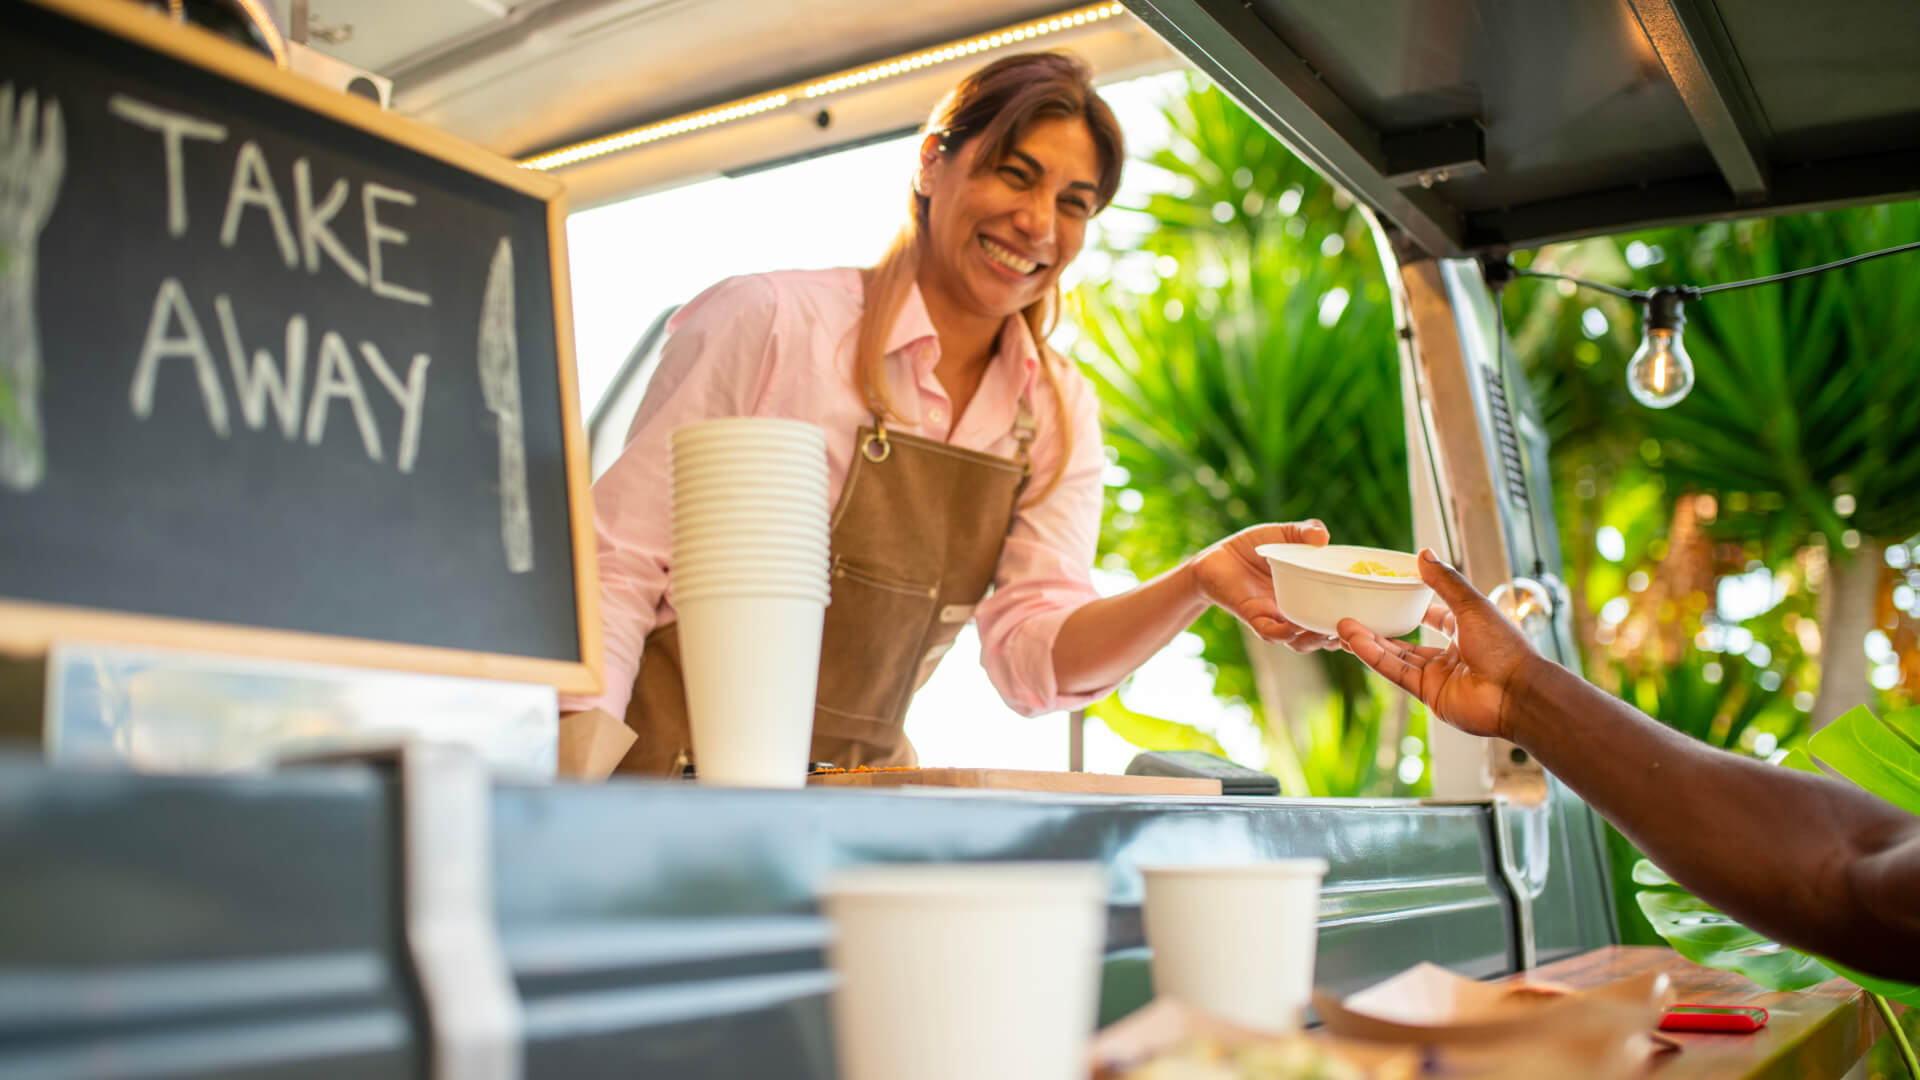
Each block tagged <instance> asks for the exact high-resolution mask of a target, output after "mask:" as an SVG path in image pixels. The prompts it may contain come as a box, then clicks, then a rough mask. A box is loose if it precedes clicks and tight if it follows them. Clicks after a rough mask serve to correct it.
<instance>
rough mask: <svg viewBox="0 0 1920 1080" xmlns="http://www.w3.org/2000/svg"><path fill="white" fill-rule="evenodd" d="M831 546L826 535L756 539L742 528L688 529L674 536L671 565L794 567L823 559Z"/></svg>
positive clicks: (831, 548) (742, 567) (740, 567)
mask: <svg viewBox="0 0 1920 1080" xmlns="http://www.w3.org/2000/svg"><path fill="white" fill-rule="evenodd" d="M831 550H833V544H831V540H828V538H826V536H816V538H801V536H783V538H778V540H776V538H768V536H762V538H760V540H758V542H755V540H753V538H751V532H747V530H743V528H726V530H714V532H710V534H701V532H691V534H685V532H684V534H678V536H674V561H672V565H674V569H689V567H701V569H705V567H739V569H749V567H793V565H810V563H816V561H818V563H826V561H828V553H829V552H831Z"/></svg>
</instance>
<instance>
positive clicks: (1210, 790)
mask: <svg viewBox="0 0 1920 1080" xmlns="http://www.w3.org/2000/svg"><path fill="white" fill-rule="evenodd" d="M807 782H808V783H810V784H826V785H831V786H837V787H905V786H908V785H919V786H926V787H954V788H999V789H1002V790H1007V791H1070V792H1075V793H1078V794H1082V795H1218V794H1220V781H1218V780H1206V779H1201V778H1198V777H1193V778H1189V777H1182V776H1115V775H1113V774H1111V773H1077V772H1041V771H1038V770H1023V769H876V770H872V771H869V772H841V773H819V774H816V775H813V776H809V777H808V778H807Z"/></svg>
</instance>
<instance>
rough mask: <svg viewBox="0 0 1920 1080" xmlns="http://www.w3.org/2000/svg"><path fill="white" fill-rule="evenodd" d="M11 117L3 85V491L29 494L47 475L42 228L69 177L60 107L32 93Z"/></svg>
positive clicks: (9, 87)
mask: <svg viewBox="0 0 1920 1080" xmlns="http://www.w3.org/2000/svg"><path fill="white" fill-rule="evenodd" d="M18 103H19V109H18V111H17V112H16V111H15V108H14V105H15V97H14V91H13V84H12V83H6V84H3V85H0V487H5V488H10V489H12V490H14V491H32V490H33V489H34V488H35V487H37V486H39V484H40V478H41V477H42V476H43V475H44V474H45V473H46V469H47V451H46V437H45V435H44V434H43V432H42V430H41V423H40V326H39V323H38V321H37V320H36V319H35V318H34V296H33V294H34V285H35V277H36V275H37V274H38V271H39V258H38V253H39V247H40V230H41V229H42V228H44V227H45V226H46V224H47V217H48V215H49V214H51V213H52V212H53V203H54V200H55V199H57V198H58V197H59V194H60V181H61V179H62V178H63V177H64V176H65V175H66V171H67V142H66V126H65V124H64V122H63V121H62V120H61V119H60V103H59V102H58V101H55V100H53V99H52V98H49V99H47V103H46V105H45V106H42V105H41V104H40V100H39V95H38V94H36V93H35V92H34V91H32V90H28V91H27V92H26V93H24V94H21V95H20V96H19V99H18Z"/></svg>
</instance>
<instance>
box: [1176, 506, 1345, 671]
mask: <svg viewBox="0 0 1920 1080" xmlns="http://www.w3.org/2000/svg"><path fill="white" fill-rule="evenodd" d="M1326 542H1327V527H1326V526H1325V525H1322V524H1321V523H1320V522H1319V521H1317V520H1315V521H1295V522H1289V523H1287V524H1285V525H1255V526H1254V527H1253V528H1251V529H1243V530H1242V531H1240V532H1237V533H1235V534H1233V535H1232V536H1229V537H1227V538H1226V539H1225V540H1222V541H1220V542H1219V543H1217V544H1215V545H1213V546H1212V547H1210V548H1208V549H1207V550H1205V551H1203V552H1201V553H1200V554H1199V555H1198V556H1197V557H1195V558H1194V560H1193V562H1192V563H1191V564H1190V566H1191V568H1192V574H1193V583H1194V590H1195V591H1196V592H1198V593H1199V594H1200V595H1201V596H1202V597H1203V598H1205V599H1206V600H1207V601H1208V602H1209V603H1214V604H1218V605H1220V606H1221V607H1223V608H1225V609H1227V610H1228V611H1230V612H1232V613H1233V614H1234V616H1235V617H1236V618H1238V619H1239V620H1240V621H1241V622H1243V623H1246V624H1247V625H1248V626H1250V627H1252V628H1253V632H1254V633H1256V634H1259V635H1260V636H1261V637H1263V638H1265V639H1266V640H1268V641H1277V642H1280V643H1281V644H1284V645H1286V646H1287V647H1289V648H1291V649H1292V650H1293V651H1294V652H1303V653H1304V652H1312V651H1314V650H1315V649H1330V648H1338V647H1339V645H1340V642H1339V640H1338V639H1336V638H1330V637H1327V636H1326V635H1324V634H1316V633H1314V632H1313V631H1311V630H1308V629H1305V628H1304V627H1300V626H1295V625H1294V624H1293V623H1290V622H1288V621H1287V620H1286V619H1284V618H1281V616H1280V609H1279V608H1278V607H1277V606H1275V605H1274V602H1273V570H1272V568H1271V567H1269V566H1268V565H1267V560H1266V558H1265V556H1262V555H1260V554H1259V553H1258V552H1257V551H1255V550H1254V549H1255V548H1258V547H1259V546H1260V545H1262V544H1312V545H1314V546H1315V547H1320V546H1322V545H1324V544H1325V543H1326Z"/></svg>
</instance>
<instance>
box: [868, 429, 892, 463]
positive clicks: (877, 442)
mask: <svg viewBox="0 0 1920 1080" xmlns="http://www.w3.org/2000/svg"><path fill="white" fill-rule="evenodd" d="M876 446H878V447H879V450H877V451H876V450H875V449H874V447H876ZM860 453H861V454H862V455H863V456H865V457H866V459H867V460H868V461H871V462H873V463H874V464H875V465H878V464H880V463H881V462H883V461H885V460H887V458H888V457H890V456H892V454H893V444H891V443H889V442H887V437H886V435H884V434H882V433H880V432H875V433H873V434H871V435H868V436H867V439H866V441H865V442H863V443H861V444H860Z"/></svg>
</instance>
